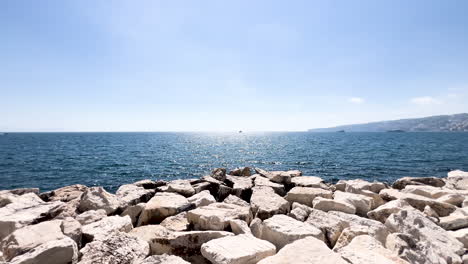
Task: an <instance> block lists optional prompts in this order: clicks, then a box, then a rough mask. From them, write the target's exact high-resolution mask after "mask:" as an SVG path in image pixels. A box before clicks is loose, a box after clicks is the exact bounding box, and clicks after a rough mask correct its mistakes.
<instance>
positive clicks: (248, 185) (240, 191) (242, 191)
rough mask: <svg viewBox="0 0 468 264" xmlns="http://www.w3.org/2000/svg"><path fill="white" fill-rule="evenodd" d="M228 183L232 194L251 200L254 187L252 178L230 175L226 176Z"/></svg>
mask: <svg viewBox="0 0 468 264" xmlns="http://www.w3.org/2000/svg"><path fill="white" fill-rule="evenodd" d="M226 183H227V184H228V185H229V186H231V188H232V194H234V195H236V196H238V197H240V198H242V199H244V200H247V201H248V200H250V196H251V195H252V187H253V181H252V179H251V178H249V177H241V176H230V175H228V176H226Z"/></svg>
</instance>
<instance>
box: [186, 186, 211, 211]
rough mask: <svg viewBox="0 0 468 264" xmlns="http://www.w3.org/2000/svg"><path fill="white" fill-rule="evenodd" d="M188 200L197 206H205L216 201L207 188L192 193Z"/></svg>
mask: <svg viewBox="0 0 468 264" xmlns="http://www.w3.org/2000/svg"><path fill="white" fill-rule="evenodd" d="M187 200H188V201H189V202H191V203H193V204H195V206H196V207H200V206H205V205H209V204H212V203H215V202H216V200H215V198H214V197H213V195H211V194H210V192H209V191H207V190H206V191H202V192H199V193H197V194H195V195H192V196H190V197H189V198H187Z"/></svg>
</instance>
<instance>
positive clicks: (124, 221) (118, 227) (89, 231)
mask: <svg viewBox="0 0 468 264" xmlns="http://www.w3.org/2000/svg"><path fill="white" fill-rule="evenodd" d="M132 228H133V226H132V220H131V219H130V216H128V215H127V216H124V217H121V216H118V215H115V216H109V217H106V218H104V219H102V220H100V221H97V222H94V223H91V224H88V225H84V226H82V227H81V229H82V231H83V239H84V240H85V241H86V242H89V241H92V240H99V239H104V238H106V237H108V236H109V235H111V234H112V233H116V232H119V233H121V232H125V233H127V232H129V231H130V230H132Z"/></svg>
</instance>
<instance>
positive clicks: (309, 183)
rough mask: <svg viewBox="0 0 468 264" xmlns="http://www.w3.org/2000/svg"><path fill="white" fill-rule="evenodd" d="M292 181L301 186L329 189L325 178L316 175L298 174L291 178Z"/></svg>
mask: <svg viewBox="0 0 468 264" xmlns="http://www.w3.org/2000/svg"><path fill="white" fill-rule="evenodd" d="M291 183H292V184H294V185H295V186H300V187H312V188H322V189H328V186H327V185H326V184H325V183H324V182H323V180H322V179H321V178H319V177H316V176H298V177H294V178H292V179H291Z"/></svg>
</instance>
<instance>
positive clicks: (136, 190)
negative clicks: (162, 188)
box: [115, 184, 155, 208]
mask: <svg viewBox="0 0 468 264" xmlns="http://www.w3.org/2000/svg"><path fill="white" fill-rule="evenodd" d="M154 193H155V191H154V190H149V189H145V188H143V187H138V186H136V185H134V184H124V185H122V186H120V187H119V189H118V190H117V192H116V193H115V194H116V196H117V197H118V198H119V199H120V201H121V203H122V207H124V208H126V207H128V206H132V205H137V204H139V203H146V202H148V201H149V199H151V197H153V196H154Z"/></svg>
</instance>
